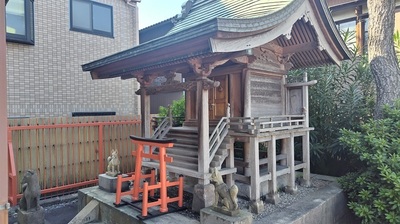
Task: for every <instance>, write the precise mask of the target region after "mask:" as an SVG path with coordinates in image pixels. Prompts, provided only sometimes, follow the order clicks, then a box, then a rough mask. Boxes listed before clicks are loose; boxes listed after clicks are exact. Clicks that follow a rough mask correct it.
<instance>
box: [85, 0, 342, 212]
mask: <svg viewBox="0 0 400 224" xmlns="http://www.w3.org/2000/svg"><path fill="white" fill-rule="evenodd" d="M348 55H349V53H348V52H347V48H346V47H345V45H344V43H343V41H342V39H341V37H340V35H339V33H338V31H337V30H336V27H335V25H334V23H333V20H332V18H331V15H330V13H329V10H328V8H327V6H326V4H325V1H323V0H247V1H241V0H188V1H187V2H186V3H185V4H184V5H183V6H182V12H181V14H180V15H178V16H177V17H176V19H174V20H173V26H171V28H170V29H169V30H168V31H166V32H165V34H163V35H162V36H160V37H158V38H156V39H153V40H150V41H148V42H145V43H142V44H140V45H138V46H136V47H133V48H131V49H128V50H126V51H123V52H119V53H116V54H114V55H111V56H108V57H105V58H102V59H99V60H97V61H94V62H90V63H88V64H85V65H83V66H82V67H83V70H84V71H90V74H91V76H92V79H109V78H115V77H120V78H121V79H130V78H136V79H137V81H138V82H139V83H140V89H139V90H138V91H137V94H140V98H141V116H142V134H143V136H144V137H152V138H163V137H169V138H176V139H177V142H176V143H175V145H174V147H173V148H171V149H168V150H167V153H168V154H169V155H170V156H171V157H173V162H172V163H171V164H168V165H167V170H168V172H169V173H170V176H171V175H172V174H174V173H175V174H182V175H184V176H185V177H188V179H190V178H192V179H195V181H196V184H195V185H194V186H193V188H192V190H193V192H194V199H193V208H192V209H193V210H200V209H201V208H202V207H205V206H209V205H211V203H212V200H210V198H212V195H213V192H212V189H213V185H211V184H210V180H209V178H210V171H209V168H210V167H218V168H219V169H220V173H222V174H223V175H224V176H225V179H226V182H227V183H228V185H230V184H233V183H234V182H235V181H237V182H241V183H244V184H247V185H248V186H249V187H248V189H249V191H248V192H249V197H250V199H251V201H252V203H251V209H252V211H253V212H255V213H258V212H260V211H262V210H263V208H264V207H263V201H262V200H261V196H266V198H267V199H268V201H269V202H273V203H277V202H278V201H279V196H278V193H277V190H278V184H277V179H278V178H279V177H280V176H282V177H284V178H286V180H287V181H286V182H287V187H286V189H287V190H288V191H289V192H292V193H295V192H296V184H295V171H302V172H303V179H304V183H305V184H309V181H310V170H309V168H310V157H309V132H310V131H311V130H313V128H311V127H309V122H308V86H310V85H312V84H314V83H315V81H308V80H307V77H306V76H305V77H304V79H303V81H302V82H299V83H287V81H286V74H287V72H288V70H290V69H299V68H306V67H315V66H322V65H326V64H338V63H340V61H341V60H344V59H348V58H349V56H348ZM177 73H179V74H181V75H182V77H183V80H184V81H182V82H179V81H176V80H174V76H175V74H177ZM159 77H163V79H164V80H165V82H164V83H162V84H161V85H157V86H155V85H152V83H153V81H154V80H155V79H156V78H159ZM177 91H184V92H185V98H186V101H185V102H186V117H185V122H184V125H183V127H172V126H171V121H170V120H169V119H166V120H164V122H163V123H162V124H161V125H160V126H159V128H158V129H157V130H156V132H155V133H154V135H153V136H150V133H151V131H150V128H151V127H150V109H149V108H150V106H149V105H150V102H149V100H150V95H155V94H156V95H159V97H162V94H163V93H168V92H177ZM125 100H129V99H125ZM126 134H127V135H129V134H131V133H126ZM295 137H299V138H302V151H303V157H302V160H301V161H295V158H294V138H295ZM278 140H279V141H280V142H281V143H282V144H281V145H282V148H281V149H280V150H279V152H277V150H276V148H277V147H276V142H277V141H278ZM234 142H242V143H243V145H244V150H243V153H242V154H243V156H242V157H243V160H238V159H235V157H234V150H235V149H234ZM260 143H263V144H262V145H267V148H268V149H267V155H266V156H265V157H261V158H260V153H259V145H260ZM143 166H146V167H157V166H158V164H157V163H156V162H154V161H146V162H143ZM210 192H211V194H210Z"/></svg>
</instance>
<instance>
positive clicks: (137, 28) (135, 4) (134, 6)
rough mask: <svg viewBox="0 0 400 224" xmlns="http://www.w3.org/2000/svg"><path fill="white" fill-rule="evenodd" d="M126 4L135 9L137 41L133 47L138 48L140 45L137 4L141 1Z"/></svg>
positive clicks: (134, 0)
mask: <svg viewBox="0 0 400 224" xmlns="http://www.w3.org/2000/svg"><path fill="white" fill-rule="evenodd" d="M125 2H126V4H128V5H129V6H131V7H132V8H133V9H134V14H135V15H134V16H135V18H134V20H135V28H134V30H135V31H136V32H135V40H134V43H133V46H137V45H139V8H138V5H137V3H140V2H141V0H125Z"/></svg>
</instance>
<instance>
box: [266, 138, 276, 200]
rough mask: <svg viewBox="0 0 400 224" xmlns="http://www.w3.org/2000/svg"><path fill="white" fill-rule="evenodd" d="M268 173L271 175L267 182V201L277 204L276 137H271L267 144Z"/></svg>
mask: <svg viewBox="0 0 400 224" xmlns="http://www.w3.org/2000/svg"><path fill="white" fill-rule="evenodd" d="M268 172H269V173H270V174H271V180H270V181H269V182H268V191H269V193H268V198H267V201H268V202H270V203H272V204H277V203H278V202H279V195H278V177H277V174H276V137H275V136H274V135H272V136H271V141H269V142H268Z"/></svg>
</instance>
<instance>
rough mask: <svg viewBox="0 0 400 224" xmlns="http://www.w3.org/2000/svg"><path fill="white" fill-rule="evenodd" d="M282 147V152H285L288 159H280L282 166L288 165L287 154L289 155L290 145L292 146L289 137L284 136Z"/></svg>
mask: <svg viewBox="0 0 400 224" xmlns="http://www.w3.org/2000/svg"><path fill="white" fill-rule="evenodd" d="M281 147H282V149H281V154H284V155H286V159H282V160H281V161H280V164H281V165H282V166H287V155H288V153H287V152H288V149H289V147H290V142H289V139H287V138H284V139H282V146H281Z"/></svg>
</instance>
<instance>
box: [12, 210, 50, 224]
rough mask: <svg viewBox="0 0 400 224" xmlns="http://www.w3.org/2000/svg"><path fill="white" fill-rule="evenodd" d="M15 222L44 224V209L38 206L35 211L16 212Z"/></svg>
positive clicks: (20, 223) (19, 223)
mask: <svg viewBox="0 0 400 224" xmlns="http://www.w3.org/2000/svg"><path fill="white" fill-rule="evenodd" d="M17 221H18V224H45V221H44V209H43V207H42V206H40V208H39V210H36V211H29V212H28V211H22V210H18V214H17Z"/></svg>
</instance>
